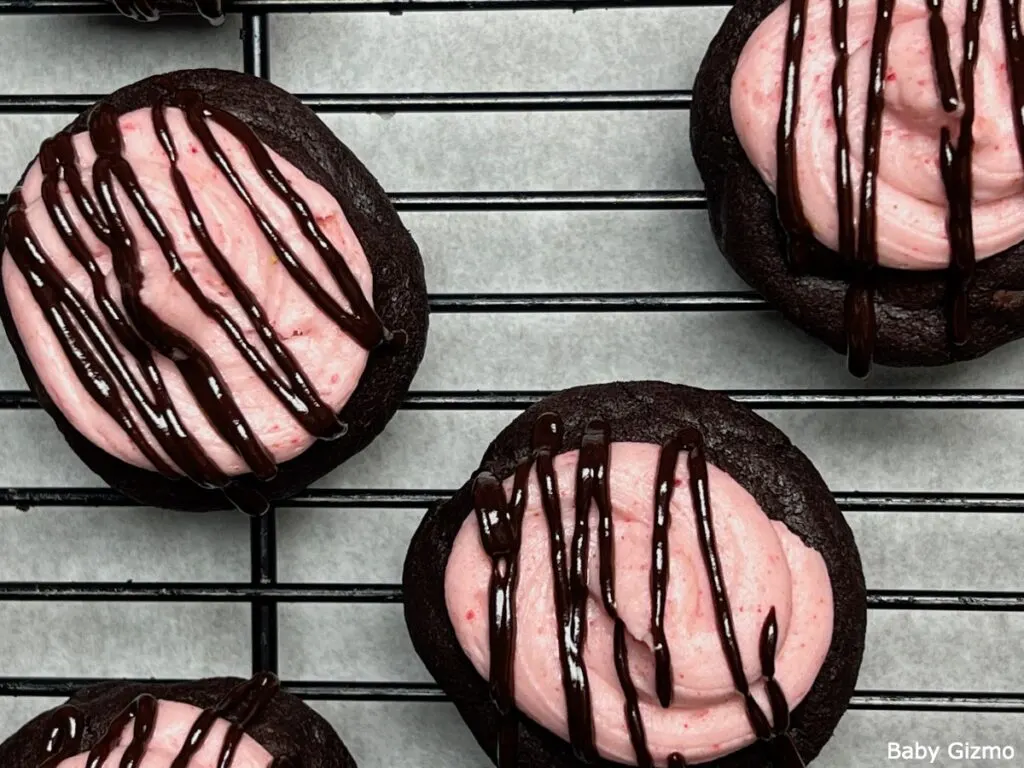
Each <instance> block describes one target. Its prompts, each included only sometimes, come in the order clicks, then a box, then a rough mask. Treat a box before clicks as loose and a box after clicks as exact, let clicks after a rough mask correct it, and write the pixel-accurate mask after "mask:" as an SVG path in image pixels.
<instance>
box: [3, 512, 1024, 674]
mask: <svg viewBox="0 0 1024 768" xmlns="http://www.w3.org/2000/svg"><path fill="white" fill-rule="evenodd" d="M264 519H266V518H264ZM253 526H254V527H255V528H257V529H261V527H260V526H259V525H258V521H255V520H254V521H253ZM259 537H260V540H261V544H260V545H258V549H257V550H256V551H257V552H258V553H260V554H261V555H262V554H263V553H266V552H267V549H268V547H266V546H265V545H264V544H263V543H262V542H265V541H268V540H269V541H270V542H273V538H274V537H273V534H269V535H268V534H267V533H264V532H263V531H262V529H261V532H260V534H259ZM268 556H269V557H272V553H268ZM260 560H261V561H262V558H260ZM271 562H273V561H272V560H271ZM274 570H276V569H275V568H273V567H271V568H268V571H269V572H270V575H269V576H267V577H266V579H265V580H264V579H262V578H261V579H260V580H259V581H257V580H256V579H254V580H253V583H252V584H235V583H224V582H221V583H217V582H210V583H193V584H189V583H184V582H174V583H162V582H152V583H136V582H133V583H131V584H124V583H118V582H76V583H73V584H72V583H68V582H59V581H57V582H0V601H23V602H39V601H46V600H64V601H69V602H111V603H128V602H159V603H178V602H194V603H247V602H252V603H254V604H263V603H267V602H271V601H272V602H274V603H369V604H376V605H382V604H389V603H401V602H403V597H402V586H401V585H400V584H281V583H278V582H276V575H275V574H273V571H274ZM261 574H262V569H261ZM868 608H871V609H875V610H900V611H1012V612H1018V611H1024V592H1000V591H969V590H926V589H913V590H899V589H875V590H868ZM269 642H270V641H269V640H267V641H266V643H269ZM266 643H264V641H263V640H262V636H261V640H260V644H261V645H265V644H266ZM264 654H265V655H267V656H269V652H264Z"/></svg>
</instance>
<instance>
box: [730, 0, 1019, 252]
mask: <svg viewBox="0 0 1024 768" xmlns="http://www.w3.org/2000/svg"><path fill="white" fill-rule="evenodd" d="M965 9H966V2H965V0H946V2H945V3H944V4H943V9H942V17H943V19H944V21H945V24H946V27H947V29H948V31H949V55H950V59H951V61H952V65H953V73H954V76H955V77H956V79H957V80H958V83H959V73H960V62H961V59H962V58H963V35H962V29H963V24H964V18H965ZM1000 11H1001V9H999V8H998V7H995V6H992V7H987V8H986V11H985V14H984V17H983V19H982V23H981V35H980V50H979V57H978V64H977V70H976V74H975V78H974V82H975V106H976V110H977V113H976V116H975V119H974V124H973V131H974V142H975V146H974V153H973V159H972V173H973V205H972V216H973V227H974V245H975V250H976V258H977V259H978V260H981V259H984V258H986V257H988V256H991V255H993V254H996V253H999V252H1000V251H1003V250H1005V249H1006V248H1009V247H1010V246H1012V245H1015V244H1016V243H1018V242H1020V241H1021V240H1022V239H1024V172H1022V166H1021V158H1020V152H1019V150H1018V146H1017V140H1016V136H1015V132H1014V124H1013V106H1012V99H1011V94H1010V86H1009V80H1008V77H1007V72H1006V51H1005V45H1004V42H1003V36H1002V31H1001V27H1000ZM875 13H876V3H875V2H874V1H873V0H852V2H850V3H849V19H848V26H847V34H848V46H849V54H850V59H849V71H848V80H847V99H848V129H847V132H848V136H849V142H850V158H851V163H850V170H851V180H852V187H853V191H854V200H858V199H859V196H860V182H861V173H862V170H863V149H864V119H865V114H866V102H867V95H868V85H869V83H868V77H869V63H870V55H871V41H872V32H873V28H874V23H875ZM788 14H789V4H788V3H783V4H782V5H781V6H780V7H779V8H776V9H775V10H774V11H773V12H772V13H771V14H770V15H768V17H767V18H765V19H764V21H763V22H761V24H760V25H759V26H758V28H757V29H756V30H755V31H754V33H753V34H752V35H751V37H750V39H749V40H748V41H747V43H746V45H745V46H744V48H743V51H742V53H741V54H740V58H739V61H738V63H737V65H736V71H735V73H734V75H733V79H732V87H731V103H730V106H731V109H732V117H733V123H734V126H735V129H736V133H737V135H738V136H739V139H740V143H741V144H742V146H743V148H744V150H745V151H746V154H747V157H748V158H749V159H750V162H751V163H752V164H753V166H754V167H755V168H756V169H757V171H758V172H759V173H760V174H761V176H762V177H763V178H764V180H765V182H766V183H767V184H768V185H769V186H770V187H772V189H775V185H776V178H777V176H776V174H777V169H776V128H777V123H778V118H779V109H780V102H781V97H782V70H783V66H782V65H783V55H784V47H785V39H786V27H787V24H788ZM831 20H832V0H807V13H806V16H805V30H806V32H805V39H804V48H803V61H802V66H801V70H800V103H799V118H798V123H797V127H796V147H795V151H796V158H797V182H798V186H799V190H800V198H801V202H802V204H803V211H804V214H805V216H806V218H807V221H808V223H809V225H810V228H811V230H812V232H813V234H814V236H815V237H816V238H817V239H818V240H819V241H821V242H822V243H823V244H825V245H826V246H828V247H829V248H832V249H833V250H835V249H836V248H837V245H838V234H837V231H838V215H837V211H836V164H835V147H836V126H835V122H834V120H833V106H832V104H833V100H832V73H833V69H834V67H835V61H836V57H835V53H834V51H833V46H832V36H831ZM885 79H886V82H885V109H884V111H883V115H882V139H881V151H880V157H881V162H880V167H879V175H878V187H877V216H878V234H877V244H878V262H879V264H881V265H882V266H886V267H894V268H899V269H916V270H927V269H941V268H943V267H945V266H947V265H948V264H949V260H950V246H949V238H948V235H947V218H948V215H949V207H948V203H947V197H946V191H945V187H944V186H943V183H942V178H941V171H940V167H939V149H940V145H939V134H940V130H941V129H942V128H943V127H946V128H949V130H950V131H951V133H952V136H953V138H954V140H955V139H956V136H957V134H958V132H959V127H960V125H959V119H960V115H961V112H962V108H961V109H960V110H957V111H953V112H946V111H944V110H943V108H942V105H941V103H940V98H939V90H938V86H937V84H936V79H935V73H934V70H933V59H932V43H931V39H930V36H929V32H928V5H927V3H925V2H923V0H922V1H920V2H918V1H917V0H915V2H909V0H897V2H896V3H895V8H894V11H893V28H892V37H891V40H890V44H889V55H888V69H887V71H886V77H885ZM854 208H855V210H854V217H855V219H856V216H857V211H856V208H857V206H854Z"/></svg>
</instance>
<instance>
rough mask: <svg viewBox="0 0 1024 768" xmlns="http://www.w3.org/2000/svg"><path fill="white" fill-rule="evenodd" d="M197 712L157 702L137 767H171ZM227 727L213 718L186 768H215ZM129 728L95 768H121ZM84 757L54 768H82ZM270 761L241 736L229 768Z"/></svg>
mask: <svg viewBox="0 0 1024 768" xmlns="http://www.w3.org/2000/svg"><path fill="white" fill-rule="evenodd" d="M201 713H202V710H201V709H199V708H198V707H193V706H192V705H190V704H183V703H181V702H177V701H164V700H162V699H161V700H160V701H159V702H158V704H157V713H156V722H155V724H154V726H153V735H152V737H151V738H150V740H149V743H148V744H147V745H146V751H145V754H144V756H143V758H142V761H141V763H140V764H139V768H171V766H172V764H173V763H174V760H175V758H176V757H177V756H178V754H179V753H180V752H181V750H182V747H183V745H184V744H185V740H186V739H187V738H188V735H189V732H190V731H191V729H192V726H193V725H194V724H195V722H196V720H197V719H198V718H199V715H200V714H201ZM228 726H229V723H228V721H227V720H225V719H224V718H218V719H217V721H216V722H215V723H214V724H213V726H211V728H210V730H209V733H208V734H207V736H206V739H205V740H204V741H203V745H202V747H200V748H199V750H198V751H197V752H196V753H195V755H194V756H193V757H192V759H191V760H190V761H189V764H188V768H219V766H218V765H217V763H218V760H219V758H220V753H221V747H222V745H223V743H224V737H225V736H226V735H227V731H228ZM132 728H133V723H129V724H128V725H126V726H125V728H124V730H123V731H122V732H121V734H120V736H119V737H118V739H117V742H116V744H117V746H116V747H114V749H113V751H112V752H111V753H110V757H108V758H107V759H106V760H105V761H104V762H103V763H101V764H100V765H98V766H96V767H95V768H115V767H116V766H119V765H121V758H122V757H123V756H124V752H125V749H126V748H127V747H128V745H129V744H130V743H131V741H132ZM88 757H89V754H88V752H82V753H81V754H78V755H75V756H73V757H69V758H67V759H66V760H62V761H61V762H59V763H58V764H57V766H56V768H85V766H86V761H87V760H88ZM272 759H273V758H272V757H271V755H270V753H269V752H267V750H266V749H264V748H263V747H262V746H260V744H258V743H257V742H256V741H255V740H254V739H253V738H252V737H251V736H249V735H248V734H246V735H243V736H242V738H241V740H240V741H239V742H238V746H237V747H236V748H235V751H234V758H233V759H232V761H231V768H267V766H269V765H270V764H271V762H272Z"/></svg>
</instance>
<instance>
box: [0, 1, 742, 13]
mask: <svg viewBox="0 0 1024 768" xmlns="http://www.w3.org/2000/svg"><path fill="white" fill-rule="evenodd" d="M731 4H732V2H731V0H228V2H227V3H225V7H226V8H227V10H228V12H229V13H239V12H249V13H255V12H259V13H264V14H266V13H367V12H380V13H392V14H401V13H412V12H418V11H508V10H531V11H552V10H572V11H582V10H587V9H591V8H606V9H627V8H672V7H674V8H694V7H700V6H708V5H731ZM112 13H114V10H113V9H112V8H111V7H110V5H109V4H107V3H106V2H105V0H0V15H2V14H112Z"/></svg>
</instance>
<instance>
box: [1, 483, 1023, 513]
mask: <svg viewBox="0 0 1024 768" xmlns="http://www.w3.org/2000/svg"><path fill="white" fill-rule="evenodd" d="M454 493H455V490H404V489H402V490H398V489H349V488H316V489H307V490H306V491H303V492H302V493H300V494H298V495H296V496H293V497H291V498H290V499H288V501H287V503H286V506H287V507H290V508H295V509H309V508H316V509H417V510H423V509H426V508H427V507H429V506H430V505H431V504H436V503H438V502H440V501H444V500H445V499H449V498H451V497H452V496H453V495H454ZM833 495H834V496H835V499H836V502H837V503H838V504H839V508H840V509H842V510H843V511H844V512H892V513H896V512H961V513H964V514H1006V513H1014V514H1020V513H1022V512H1024V493H1005V494H1000V493H931V492H929V493H889V492H884V491H883V492H876V493H865V492H860V491H852V492H844V491H835V492H834V493H833ZM137 506H139V504H138V503H137V502H135V501H132V500H131V499H129V498H128V497H127V496H124V495H122V494H120V493H118V492H117V491H115V490H112V489H110V488H0V507H16V508H17V509H21V510H29V509H31V508H33V507H137Z"/></svg>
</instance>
